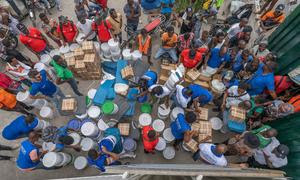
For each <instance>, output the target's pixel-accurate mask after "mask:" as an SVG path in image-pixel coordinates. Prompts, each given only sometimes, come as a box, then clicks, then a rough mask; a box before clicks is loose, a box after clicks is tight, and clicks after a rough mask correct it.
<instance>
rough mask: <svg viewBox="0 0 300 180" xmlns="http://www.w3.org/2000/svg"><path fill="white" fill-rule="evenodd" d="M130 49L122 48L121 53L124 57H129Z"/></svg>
mask: <svg viewBox="0 0 300 180" xmlns="http://www.w3.org/2000/svg"><path fill="white" fill-rule="evenodd" d="M130 51H131V50H130V49H124V50H123V52H122V55H123V56H124V58H125V57H130V58H131V56H132V54H131V52H130Z"/></svg>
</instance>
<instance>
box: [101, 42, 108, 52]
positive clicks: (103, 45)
mask: <svg viewBox="0 0 300 180" xmlns="http://www.w3.org/2000/svg"><path fill="white" fill-rule="evenodd" d="M101 50H102V51H104V52H109V45H108V44H107V43H102V44H101Z"/></svg>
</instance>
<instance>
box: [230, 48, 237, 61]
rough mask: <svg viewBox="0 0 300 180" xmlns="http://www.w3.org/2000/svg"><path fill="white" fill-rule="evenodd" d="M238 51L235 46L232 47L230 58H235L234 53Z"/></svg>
mask: <svg viewBox="0 0 300 180" xmlns="http://www.w3.org/2000/svg"><path fill="white" fill-rule="evenodd" d="M238 52H239V49H238V48H237V47H233V48H232V49H231V50H230V54H229V55H230V59H235V57H236V55H237V54H238Z"/></svg>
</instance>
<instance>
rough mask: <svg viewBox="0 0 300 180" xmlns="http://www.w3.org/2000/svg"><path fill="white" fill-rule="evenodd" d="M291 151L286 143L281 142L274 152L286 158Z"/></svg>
mask: <svg viewBox="0 0 300 180" xmlns="http://www.w3.org/2000/svg"><path fill="white" fill-rule="evenodd" d="M289 152H290V149H289V147H287V146H286V145H284V144H280V145H279V146H277V148H275V149H274V150H273V153H274V154H275V155H276V156H277V157H279V158H282V159H284V158H285V157H286V156H287V155H288V154H289Z"/></svg>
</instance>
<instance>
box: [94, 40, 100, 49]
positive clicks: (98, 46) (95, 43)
mask: <svg viewBox="0 0 300 180" xmlns="http://www.w3.org/2000/svg"><path fill="white" fill-rule="evenodd" d="M94 46H95V48H96V49H100V43H99V42H97V41H94Z"/></svg>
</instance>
